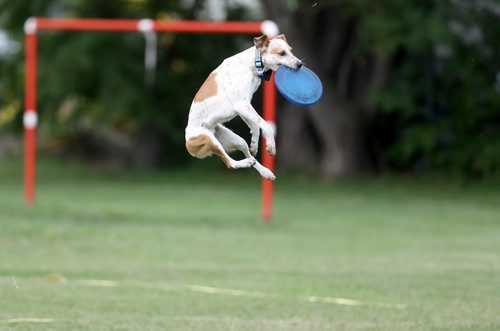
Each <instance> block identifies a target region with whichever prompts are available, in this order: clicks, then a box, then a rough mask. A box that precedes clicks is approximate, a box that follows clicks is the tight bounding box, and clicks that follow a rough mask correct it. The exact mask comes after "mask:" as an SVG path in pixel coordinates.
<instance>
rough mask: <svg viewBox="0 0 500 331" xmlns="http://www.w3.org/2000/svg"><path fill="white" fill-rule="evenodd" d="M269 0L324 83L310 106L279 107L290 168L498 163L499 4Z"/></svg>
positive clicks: (486, 167) (341, 172)
mask: <svg viewBox="0 0 500 331" xmlns="http://www.w3.org/2000/svg"><path fill="white" fill-rule="evenodd" d="M262 2H263V4H264V6H265V8H266V11H267V13H268V14H269V15H270V16H271V18H272V19H274V20H276V21H277V22H278V24H279V25H280V27H281V30H282V31H284V32H286V34H287V35H288V36H289V38H288V39H289V40H290V42H291V43H292V44H293V46H294V49H295V53H296V54H297V55H299V56H303V57H304V59H305V62H306V65H307V66H309V67H310V68H312V69H313V70H314V71H316V72H317V73H318V74H319V76H320V77H321V79H322V80H323V83H324V87H325V93H324V97H323V100H322V101H321V102H320V103H319V104H317V105H316V106H313V107H311V109H310V110H300V109H294V108H296V107H294V106H292V105H287V106H286V107H284V109H282V110H281V111H280V120H279V124H280V130H279V131H278V133H279V147H280V151H279V154H278V155H279V160H280V162H281V163H282V164H283V165H285V166H288V167H292V168H299V169H303V168H307V167H309V168H313V169H315V165H316V164H319V171H320V173H321V174H322V175H324V176H327V177H336V176H352V175H357V174H360V173H365V172H367V171H372V170H375V169H377V168H378V169H381V168H384V167H386V166H390V167H392V168H394V167H395V168H397V169H400V170H414V169H443V170H444V169H448V170H449V169H458V170H459V171H460V172H461V173H462V174H463V173H466V174H470V173H480V174H487V173H492V172H495V171H497V172H498V171H499V169H500V145H499V143H498V141H499V139H498V138H500V129H499V120H500V119H499V109H500V103H499V98H500V94H499V89H498V83H497V85H496V86H495V76H496V75H497V73H498V71H499V68H498V63H500V59H499V49H498V42H497V40H496V37H494V36H498V35H500V25H499V24H497V23H495V22H498V18H499V15H500V8H499V5H498V3H497V2H495V1H481V2H477V3H472V2H468V1H460V0H456V1H451V0H445V1H433V0H424V1H421V0H419V1H404V2H401V1H398V0H376V1H369V2H367V1H345V0H324V1H312V0H291V1H284V0H281V1H280V0H262Z"/></svg>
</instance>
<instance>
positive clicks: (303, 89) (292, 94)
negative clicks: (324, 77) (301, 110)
mask: <svg viewBox="0 0 500 331" xmlns="http://www.w3.org/2000/svg"><path fill="white" fill-rule="evenodd" d="M274 82H275V83H276V87H277V88H278V91H279V92H280V94H281V95H282V96H283V97H284V98H285V99H287V100H288V101H290V102H291V103H294V104H296V105H299V106H312V105H314V104H315V103H317V102H318V101H319V99H320V98H321V95H323V84H321V80H320V79H319V78H318V76H317V75H316V74H315V73H314V72H312V71H311V70H309V69H307V68H306V67H304V66H302V67H301V68H300V69H291V68H288V67H285V66H282V67H280V68H279V69H278V70H277V71H276V75H275V76H274Z"/></svg>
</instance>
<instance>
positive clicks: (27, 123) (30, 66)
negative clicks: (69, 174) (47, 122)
mask: <svg viewBox="0 0 500 331" xmlns="http://www.w3.org/2000/svg"><path fill="white" fill-rule="evenodd" d="M25 43H26V44H25V47H26V54H25V56H26V63H25V80H24V107H25V110H24V117H23V122H24V199H25V203H26V205H27V206H33V205H34V203H35V181H36V126H37V112H36V71H37V69H36V67H37V35H36V20H35V19H32V18H30V19H28V20H27V21H26V24H25Z"/></svg>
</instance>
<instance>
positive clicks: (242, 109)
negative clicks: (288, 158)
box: [235, 103, 276, 155]
mask: <svg viewBox="0 0 500 331" xmlns="http://www.w3.org/2000/svg"><path fill="white" fill-rule="evenodd" d="M235 108H236V111H237V112H238V115H240V117H241V118H242V119H243V120H244V121H245V123H247V125H248V123H252V125H256V126H258V127H259V128H260V129H261V130H262V135H263V136H264V138H266V149H267V151H268V152H269V154H271V155H276V144H275V142H274V129H273V127H272V126H271V125H270V124H269V123H267V122H266V121H265V120H264V119H263V118H262V117H260V116H259V114H258V113H257V112H256V111H255V109H254V108H253V107H252V105H251V104H249V103H248V104H239V105H237V106H236V107H235ZM249 127H250V125H249ZM250 129H252V128H251V127H250ZM252 140H253V134H252ZM252 143H253V141H252ZM256 144H257V145H258V136H257V142H256Z"/></svg>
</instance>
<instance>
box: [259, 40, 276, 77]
mask: <svg viewBox="0 0 500 331" xmlns="http://www.w3.org/2000/svg"><path fill="white" fill-rule="evenodd" d="M255 68H257V75H258V76H259V77H260V78H262V79H265V80H269V79H271V74H272V73H273V72H272V70H271V69H269V70H265V71H264V61H263V60H262V55H261V54H260V52H259V50H258V49H257V47H256V48H255Z"/></svg>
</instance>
